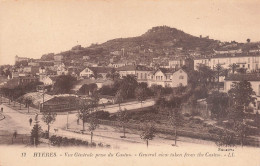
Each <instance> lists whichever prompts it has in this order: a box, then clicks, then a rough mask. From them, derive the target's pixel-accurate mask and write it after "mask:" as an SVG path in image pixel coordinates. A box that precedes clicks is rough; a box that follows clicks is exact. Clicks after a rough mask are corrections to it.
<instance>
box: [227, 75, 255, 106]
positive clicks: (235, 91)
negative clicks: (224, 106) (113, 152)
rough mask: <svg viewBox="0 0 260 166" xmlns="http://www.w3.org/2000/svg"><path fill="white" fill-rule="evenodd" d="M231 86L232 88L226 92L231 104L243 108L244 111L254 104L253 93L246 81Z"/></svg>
mask: <svg viewBox="0 0 260 166" xmlns="http://www.w3.org/2000/svg"><path fill="white" fill-rule="evenodd" d="M231 86H232V88H231V89H230V90H229V91H228V94H229V96H230V97H231V100H232V102H233V104H235V105H240V106H243V107H244V111H245V109H246V107H247V106H248V105H249V104H250V103H253V104H255V100H256V98H255V97H253V95H255V92H254V91H253V89H252V86H251V83H250V82H248V81H246V80H244V81H240V82H233V84H232V85H231Z"/></svg>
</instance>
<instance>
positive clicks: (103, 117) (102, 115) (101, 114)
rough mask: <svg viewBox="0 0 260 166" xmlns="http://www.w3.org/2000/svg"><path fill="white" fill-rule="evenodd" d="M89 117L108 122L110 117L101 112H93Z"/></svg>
mask: <svg viewBox="0 0 260 166" xmlns="http://www.w3.org/2000/svg"><path fill="white" fill-rule="evenodd" d="M90 116H95V117H96V118H98V119H104V120H108V119H109V117H110V113H109V112H107V111H103V110H102V111H96V112H93V113H92V114H91V115H90Z"/></svg>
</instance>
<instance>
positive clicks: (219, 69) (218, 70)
mask: <svg viewBox="0 0 260 166" xmlns="http://www.w3.org/2000/svg"><path fill="white" fill-rule="evenodd" d="M215 70H216V72H217V79H218V91H219V76H220V73H221V71H222V70H223V67H222V66H221V64H219V63H218V64H217V65H216V66H215Z"/></svg>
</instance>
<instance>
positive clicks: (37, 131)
mask: <svg viewBox="0 0 260 166" xmlns="http://www.w3.org/2000/svg"><path fill="white" fill-rule="evenodd" d="M41 133H42V129H41V126H40V125H39V121H38V116H36V117H35V125H34V126H33V129H32V130H31V137H30V141H31V144H34V145H35V146H37V145H39V144H40V135H41Z"/></svg>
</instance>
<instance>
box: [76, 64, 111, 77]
mask: <svg viewBox="0 0 260 166" xmlns="http://www.w3.org/2000/svg"><path fill="white" fill-rule="evenodd" d="M111 70H112V68H111V67H86V68H85V69H84V70H82V71H81V72H80V74H79V75H80V77H83V78H106V75H107V73H108V72H109V71H111Z"/></svg>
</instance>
